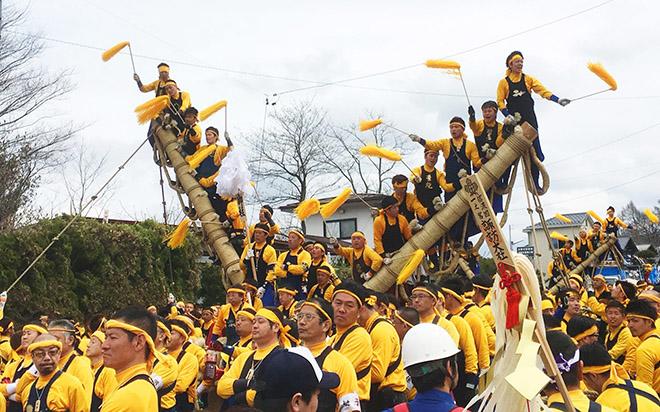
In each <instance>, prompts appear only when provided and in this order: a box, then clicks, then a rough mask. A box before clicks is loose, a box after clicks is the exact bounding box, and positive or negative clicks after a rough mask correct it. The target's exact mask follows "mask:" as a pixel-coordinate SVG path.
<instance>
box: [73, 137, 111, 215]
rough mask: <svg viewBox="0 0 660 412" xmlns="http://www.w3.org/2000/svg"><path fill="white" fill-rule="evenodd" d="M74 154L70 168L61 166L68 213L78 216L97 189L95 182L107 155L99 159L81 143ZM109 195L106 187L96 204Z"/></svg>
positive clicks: (101, 171) (102, 169)
mask: <svg viewBox="0 0 660 412" xmlns="http://www.w3.org/2000/svg"><path fill="white" fill-rule="evenodd" d="M74 152H75V153H76V158H75V161H74V162H72V163H70V166H71V167H69V168H66V167H64V166H62V180H63V181H64V186H65V188H66V192H67V195H68V196H69V213H71V214H79V213H82V212H83V207H84V206H85V204H86V203H87V202H88V201H89V200H90V199H91V196H92V195H93V194H94V193H95V191H96V189H98V188H97V187H96V186H97V185H96V182H97V179H98V178H99V176H100V175H101V174H102V173H103V171H104V168H105V163H106V159H107V155H104V156H102V157H101V158H100V159H99V158H98V157H97V156H96V155H94V154H93V153H90V152H89V150H88V149H87V147H86V146H85V144H84V143H83V142H81V143H80V145H77V146H76V148H75V149H74ZM110 193H111V188H110V187H106V189H105V190H104V191H103V193H101V194H100V195H99V198H98V199H97V202H99V201H101V200H102V199H103V198H105V199H106V200H107V199H108V198H109V195H110ZM102 208H103V205H102V206H101V209H102Z"/></svg>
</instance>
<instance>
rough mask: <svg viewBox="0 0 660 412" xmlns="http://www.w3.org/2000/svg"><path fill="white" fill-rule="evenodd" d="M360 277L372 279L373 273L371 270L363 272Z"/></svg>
mask: <svg viewBox="0 0 660 412" xmlns="http://www.w3.org/2000/svg"><path fill="white" fill-rule="evenodd" d="M386 259H387V258H386ZM384 262H385V260H383V263H384ZM360 277H361V278H362V279H364V280H369V279H371V273H369V272H366V273H363V274H361V275H360Z"/></svg>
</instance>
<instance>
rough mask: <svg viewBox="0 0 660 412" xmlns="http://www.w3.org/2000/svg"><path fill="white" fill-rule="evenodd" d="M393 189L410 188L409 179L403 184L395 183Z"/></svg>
mask: <svg viewBox="0 0 660 412" xmlns="http://www.w3.org/2000/svg"><path fill="white" fill-rule="evenodd" d="M392 187H394V188H395V189H403V188H406V187H408V179H406V180H404V181H403V182H399V183H393V184H392Z"/></svg>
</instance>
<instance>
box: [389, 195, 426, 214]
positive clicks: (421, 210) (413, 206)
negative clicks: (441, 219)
mask: <svg viewBox="0 0 660 412" xmlns="http://www.w3.org/2000/svg"><path fill="white" fill-rule="evenodd" d="M392 196H393V197H394V198H395V199H396V200H397V202H398V205H399V207H401V203H404V199H400V198H399V197H398V196H397V194H396V192H394V193H392ZM405 206H406V209H408V211H410V212H412V213H413V214H414V215H415V217H416V218H417V219H426V218H428V217H429V212H428V210H426V207H424V205H422V203H421V202H420V201H419V199H417V196H415V194H414V193H409V192H406V196H405ZM399 213H401V210H400V209H399Z"/></svg>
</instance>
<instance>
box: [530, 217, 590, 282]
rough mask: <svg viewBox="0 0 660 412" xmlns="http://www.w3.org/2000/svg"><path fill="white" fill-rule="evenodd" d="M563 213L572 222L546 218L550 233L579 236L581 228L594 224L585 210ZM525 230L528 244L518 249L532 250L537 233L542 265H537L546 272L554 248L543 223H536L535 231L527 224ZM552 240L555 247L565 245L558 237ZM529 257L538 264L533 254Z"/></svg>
mask: <svg viewBox="0 0 660 412" xmlns="http://www.w3.org/2000/svg"><path fill="white" fill-rule="evenodd" d="M562 215H564V216H566V217H567V218H568V219H570V221H571V222H570V223H566V222H564V221H562V220H559V219H557V218H556V217H553V218H551V219H548V220H546V221H545V223H546V225H547V226H548V230H549V231H550V233H552V232H557V233H560V234H562V235H564V236H566V237H568V238H569V239H573V238H575V237H577V236H578V233H579V232H580V229H581V228H583V227H584V228H587V229H588V228H591V225H592V224H593V219H592V218H591V216H589V215H588V214H586V213H584V212H579V213H562ZM523 232H524V233H526V234H527V246H523V247H521V248H518V249H519V250H518V251H519V252H521V253H523V252H522V250H525V249H526V251H529V252H532V250H533V248H534V235H536V241H537V242H538V250H537V251H536V252H537V253H539V254H540V256H539V259H538V262H539V265H540V267H537V268H536V269H537V270H540V271H541V272H546V271H547V270H548V263H550V261H551V260H552V249H551V248H550V245H549V244H548V239H547V237H546V235H545V233H544V231H543V227H542V226H541V223H536V224H535V225H534V231H532V227H531V226H527V227H526V228H525V229H523ZM550 240H551V241H552V245H553V247H554V248H555V249H560V248H561V247H563V242H561V241H559V240H556V239H550ZM530 248H531V249H530ZM524 254H527V253H524ZM530 254H531V253H530ZM528 257H529V258H530V260H531V261H532V263H533V264H534V265H536V260H535V259H534V258H533V257H532V256H529V255H528Z"/></svg>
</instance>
